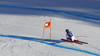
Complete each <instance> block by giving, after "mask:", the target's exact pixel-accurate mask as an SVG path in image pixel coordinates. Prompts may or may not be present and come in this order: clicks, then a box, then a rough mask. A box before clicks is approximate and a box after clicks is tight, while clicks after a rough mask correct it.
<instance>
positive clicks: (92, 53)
mask: <svg viewBox="0 0 100 56" xmlns="http://www.w3.org/2000/svg"><path fill="white" fill-rule="evenodd" d="M0 36H1V37H8V38H17V39H22V40H29V41H35V42H40V43H44V44H47V45H51V46H55V47H59V48H64V49H70V50H75V51H79V52H83V53H87V54H91V55H96V56H100V54H97V53H95V52H91V51H87V50H82V49H77V48H73V47H68V46H64V45H59V44H56V43H48V42H45V41H44V42H42V39H36V38H31V37H22V36H14V35H0ZM49 41H50V40H49ZM60 42H61V41H60ZM3 46H4V47H3V48H2V49H4V48H5V47H6V46H7V44H5V45H3ZM28 46H29V48H31V46H30V45H29V44H28ZM13 47H14V46H12V47H11V49H13ZM10 52H11V53H13V50H12V51H10Z"/></svg>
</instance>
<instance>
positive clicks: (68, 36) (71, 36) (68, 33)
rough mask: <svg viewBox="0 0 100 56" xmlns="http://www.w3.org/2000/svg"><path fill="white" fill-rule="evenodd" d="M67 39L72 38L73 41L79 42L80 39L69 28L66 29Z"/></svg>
mask: <svg viewBox="0 0 100 56" xmlns="http://www.w3.org/2000/svg"><path fill="white" fill-rule="evenodd" d="M66 39H67V40H70V41H71V42H79V40H78V39H76V38H75V36H74V34H73V33H72V32H71V31H69V29H66Z"/></svg>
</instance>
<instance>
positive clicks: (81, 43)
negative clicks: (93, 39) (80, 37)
mask: <svg viewBox="0 0 100 56" xmlns="http://www.w3.org/2000/svg"><path fill="white" fill-rule="evenodd" d="M61 40H63V41H67V42H71V41H70V40H66V39H62V38H61ZM71 43H77V44H80V45H83V44H88V43H87V42H83V41H79V42H76V41H74V42H71Z"/></svg>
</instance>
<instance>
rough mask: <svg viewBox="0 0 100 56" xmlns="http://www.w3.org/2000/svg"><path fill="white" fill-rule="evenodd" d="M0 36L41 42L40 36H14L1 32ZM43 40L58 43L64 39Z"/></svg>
mask: <svg viewBox="0 0 100 56" xmlns="http://www.w3.org/2000/svg"><path fill="white" fill-rule="evenodd" d="M0 36H1V37H9V38H16V39H22V40H29V41H37V42H43V41H42V39H41V38H36V37H26V36H16V35H3V34H0ZM44 42H51V43H60V42H64V41H61V40H54V39H44Z"/></svg>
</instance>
